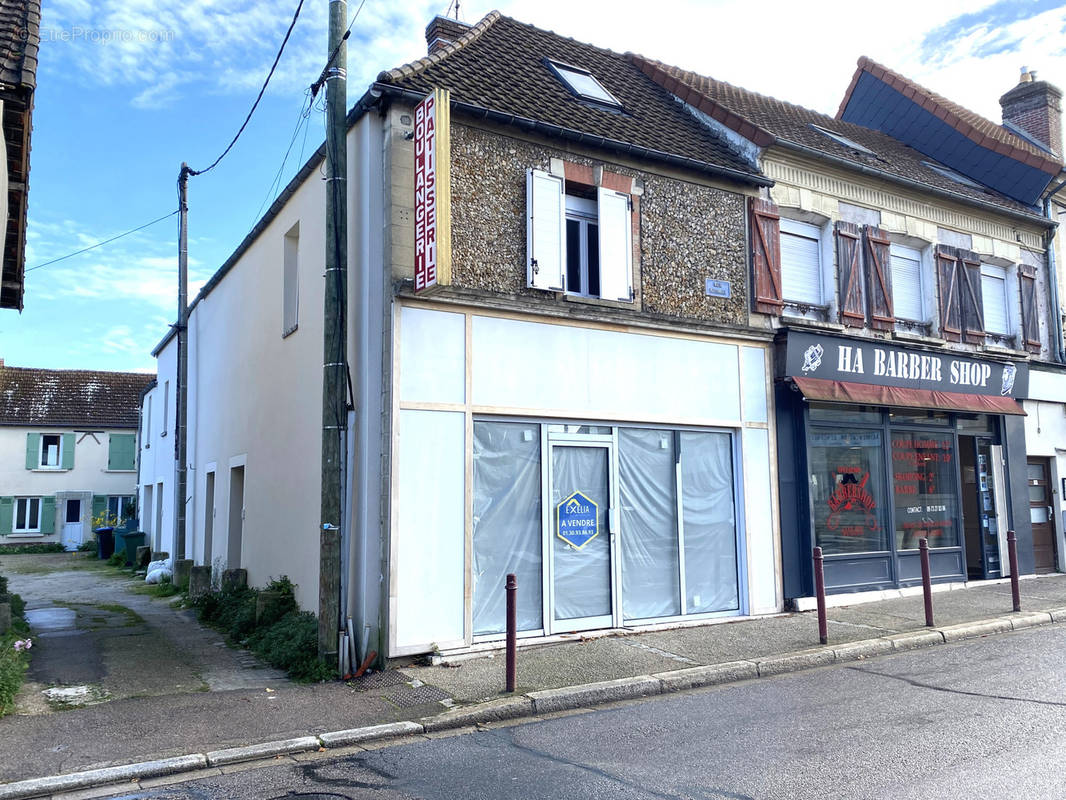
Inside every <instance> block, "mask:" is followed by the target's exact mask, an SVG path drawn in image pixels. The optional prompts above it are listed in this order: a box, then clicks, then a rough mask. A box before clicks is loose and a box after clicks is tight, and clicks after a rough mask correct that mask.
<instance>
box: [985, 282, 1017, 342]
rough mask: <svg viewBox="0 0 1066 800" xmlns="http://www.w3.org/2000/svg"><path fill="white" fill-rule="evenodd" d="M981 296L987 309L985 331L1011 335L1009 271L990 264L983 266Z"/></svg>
mask: <svg viewBox="0 0 1066 800" xmlns="http://www.w3.org/2000/svg"><path fill="white" fill-rule="evenodd" d="M981 296H982V299H983V301H984V307H985V309H984V310H985V330H986V331H988V332H989V333H998V334H1001V335H1003V336H1007V335H1009V334H1010V332H1011V330H1010V314H1009V313H1008V312H1007V270H1005V269H1004V268H1003V267H995V266H991V265H989V264H984V265H982V266H981Z"/></svg>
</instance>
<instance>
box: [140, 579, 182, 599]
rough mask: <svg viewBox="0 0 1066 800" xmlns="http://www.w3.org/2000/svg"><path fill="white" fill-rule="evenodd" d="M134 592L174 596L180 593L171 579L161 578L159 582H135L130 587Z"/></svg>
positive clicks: (153, 595) (150, 595) (151, 595)
mask: <svg viewBox="0 0 1066 800" xmlns="http://www.w3.org/2000/svg"><path fill="white" fill-rule="evenodd" d="M130 591H131V592H133V593H134V594H146V595H148V596H149V597H176V596H177V595H179V594H181V589H179V588H178V587H177V586H176V585H175V584H174V583H173V582H172V581H171V580H169V579H167V580H161V581H160V582H159V583H137V584H134V585H133V586H131V587H130Z"/></svg>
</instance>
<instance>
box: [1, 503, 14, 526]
mask: <svg viewBox="0 0 1066 800" xmlns="http://www.w3.org/2000/svg"><path fill="white" fill-rule="evenodd" d="M14 522H15V498H14V497H0V536H7V535H8V534H9V533H11V529H12V527H13V526H14Z"/></svg>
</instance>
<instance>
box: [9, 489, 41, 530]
mask: <svg viewBox="0 0 1066 800" xmlns="http://www.w3.org/2000/svg"><path fill="white" fill-rule="evenodd" d="M11 530H12V531H13V532H14V533H40V532H41V498H40V497H16V498H15V520H14V525H13V527H12V529H11Z"/></svg>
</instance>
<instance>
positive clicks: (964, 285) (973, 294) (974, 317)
mask: <svg viewBox="0 0 1066 800" xmlns="http://www.w3.org/2000/svg"><path fill="white" fill-rule="evenodd" d="M958 270H959V304H960V306H961V308H962V332H963V338H964V339H965V340H966V341H967V342H969V343H970V344H983V343H984V341H985V303H984V295H983V294H982V292H981V259H980V257H979V256H978V255H977V253H971V252H969V251H966V250H963V251H960V252H959V266H958Z"/></svg>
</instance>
